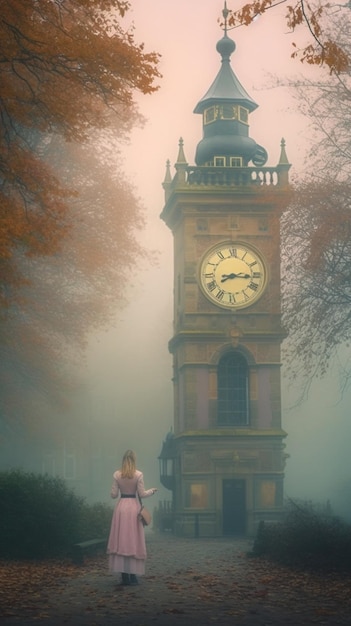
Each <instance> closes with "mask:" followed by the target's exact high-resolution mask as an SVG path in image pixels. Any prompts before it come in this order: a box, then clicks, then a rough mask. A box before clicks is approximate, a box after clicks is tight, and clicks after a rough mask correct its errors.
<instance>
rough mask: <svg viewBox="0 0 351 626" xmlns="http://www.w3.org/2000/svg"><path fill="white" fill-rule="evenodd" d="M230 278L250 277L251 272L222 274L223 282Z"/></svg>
mask: <svg viewBox="0 0 351 626" xmlns="http://www.w3.org/2000/svg"><path fill="white" fill-rule="evenodd" d="M229 278H250V274H244V273H243V272H239V274H234V273H233V272H232V273H231V274H222V278H221V283H224V282H225V281H226V280H229Z"/></svg>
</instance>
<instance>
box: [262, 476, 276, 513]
mask: <svg viewBox="0 0 351 626" xmlns="http://www.w3.org/2000/svg"><path fill="white" fill-rule="evenodd" d="M275 494H276V484H275V482H274V481H273V480H264V481H262V482H261V485H260V506H261V507H263V508H270V507H272V506H275Z"/></svg>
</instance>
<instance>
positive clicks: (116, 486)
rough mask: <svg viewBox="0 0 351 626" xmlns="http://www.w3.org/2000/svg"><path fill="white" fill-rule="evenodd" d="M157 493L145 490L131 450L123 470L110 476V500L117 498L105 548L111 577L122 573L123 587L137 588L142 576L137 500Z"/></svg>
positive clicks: (143, 555) (142, 540)
mask: <svg viewBox="0 0 351 626" xmlns="http://www.w3.org/2000/svg"><path fill="white" fill-rule="evenodd" d="M156 491H157V489H155V488H152V489H146V490H145V487H144V477H143V474H142V472H140V471H139V470H137V469H136V457H135V453H134V452H133V450H127V452H125V454H124V456H123V460H122V467H121V469H120V470H117V471H116V472H115V473H114V474H113V484H112V489H111V498H117V497H118V495H120V500H119V501H118V503H117V505H116V507H115V510H114V513H113V517H112V522H111V530H110V537H109V540H108V544H107V554H108V555H109V569H110V572H111V573H116V572H121V573H122V584H124V585H130V584H134V585H135V584H137V583H138V579H137V575H139V576H142V575H143V574H145V559H146V545H145V534H144V527H143V524H142V523H141V521H140V520H139V519H138V513H139V511H140V502H139V497H140V498H148V497H149V496H152V495H153V494H154V493H156Z"/></svg>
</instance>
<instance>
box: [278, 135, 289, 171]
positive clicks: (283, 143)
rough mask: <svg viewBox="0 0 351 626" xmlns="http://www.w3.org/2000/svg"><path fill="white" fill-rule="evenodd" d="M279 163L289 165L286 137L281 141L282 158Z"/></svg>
mask: <svg viewBox="0 0 351 626" xmlns="http://www.w3.org/2000/svg"><path fill="white" fill-rule="evenodd" d="M278 165H289V160H288V157H287V154H286V150H285V139H284V138H283V139H282V140H281V142H280V159H279V164H278Z"/></svg>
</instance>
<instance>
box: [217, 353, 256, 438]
mask: <svg viewBox="0 0 351 626" xmlns="http://www.w3.org/2000/svg"><path fill="white" fill-rule="evenodd" d="M217 376H218V380H217V389H218V401H217V402H218V404H217V407H218V423H219V424H220V425H221V426H245V425H246V424H248V421H249V400H248V398H249V393H248V389H249V384H248V381H249V371H248V365H247V361H246V359H245V358H244V357H243V356H242V355H241V354H239V353H238V352H230V353H229V354H226V355H224V356H223V357H222V358H221V360H220V362H219V364H218V374H217Z"/></svg>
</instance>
